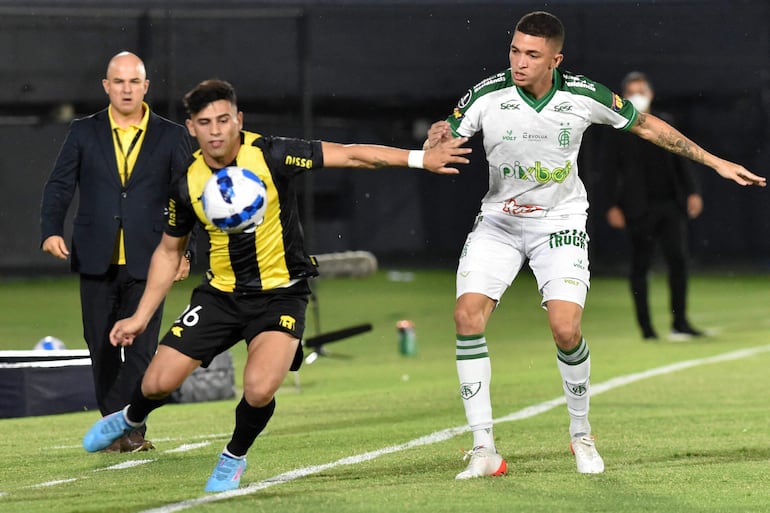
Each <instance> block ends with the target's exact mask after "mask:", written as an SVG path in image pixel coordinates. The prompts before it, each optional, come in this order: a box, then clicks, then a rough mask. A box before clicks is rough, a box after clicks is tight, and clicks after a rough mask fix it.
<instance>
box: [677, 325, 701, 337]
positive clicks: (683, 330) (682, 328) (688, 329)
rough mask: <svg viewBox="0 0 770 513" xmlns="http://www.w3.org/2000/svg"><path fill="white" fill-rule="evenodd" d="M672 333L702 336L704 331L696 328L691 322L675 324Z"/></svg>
mask: <svg viewBox="0 0 770 513" xmlns="http://www.w3.org/2000/svg"><path fill="white" fill-rule="evenodd" d="M671 334H672V335H680V336H681V335H689V336H691V337H702V336H703V335H704V333H703V332H702V331H700V330H696V329H695V328H693V327H692V326H690V324H689V323H685V324H675V325H674V328H673V329H672V330H671Z"/></svg>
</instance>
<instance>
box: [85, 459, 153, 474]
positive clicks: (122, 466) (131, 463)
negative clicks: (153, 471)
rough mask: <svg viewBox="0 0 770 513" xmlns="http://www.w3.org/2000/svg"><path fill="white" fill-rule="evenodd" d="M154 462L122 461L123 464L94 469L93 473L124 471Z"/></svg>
mask: <svg viewBox="0 0 770 513" xmlns="http://www.w3.org/2000/svg"><path fill="white" fill-rule="evenodd" d="M153 461H155V460H129V461H124V462H123V463H118V464H117V465H110V466H109V467H104V468H97V469H94V470H93V471H94V472H103V471H105V470H125V469H127V468H132V467H138V466H139V465H144V464H146V463H152V462H153Z"/></svg>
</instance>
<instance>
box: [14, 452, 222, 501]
mask: <svg viewBox="0 0 770 513" xmlns="http://www.w3.org/2000/svg"><path fill="white" fill-rule="evenodd" d="M209 445H211V442H197V443H193V444H182V445H180V446H179V447H176V448H174V449H167V450H165V451H163V452H164V453H175V452H187V451H192V450H195V449H199V448H201V447H206V446H209ZM153 461H156V460H154V459H151V460H129V461H124V462H122V463H118V464H117V465H111V466H109V467H104V468H96V469H94V470H92V472H103V471H105V470H125V469H127V468H133V467H138V466H140V465H144V464H146V463H152V462H153ZM78 479H81V478H79V477H70V478H66V479H57V480H55V481H46V482H45V483H37V484H33V485H29V486H27V487H25V488H45V487H48V486H56V485H60V484H65V483H71V482H73V481H77V480H78ZM3 495H5V492H0V497H2V496H3Z"/></svg>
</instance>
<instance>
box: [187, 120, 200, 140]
mask: <svg viewBox="0 0 770 513" xmlns="http://www.w3.org/2000/svg"><path fill="white" fill-rule="evenodd" d="M184 124H185V126H186V127H187V131H188V132H189V133H190V135H191V136H192V137H197V136H196V135H195V124H194V123H193V120H192V119H189V118H188V119H186V120H185V121H184Z"/></svg>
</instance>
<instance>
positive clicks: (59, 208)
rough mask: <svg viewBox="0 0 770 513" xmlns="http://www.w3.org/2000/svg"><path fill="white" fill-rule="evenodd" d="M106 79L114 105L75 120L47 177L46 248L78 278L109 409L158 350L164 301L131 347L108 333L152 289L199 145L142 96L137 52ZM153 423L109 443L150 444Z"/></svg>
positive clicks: (103, 407) (120, 446)
mask: <svg viewBox="0 0 770 513" xmlns="http://www.w3.org/2000/svg"><path fill="white" fill-rule="evenodd" d="M102 85H103V87H104V92H105V93H106V94H107V96H108V97H109V106H108V107H107V108H105V109H103V110H101V111H99V112H97V113H96V114H93V115H91V116H88V117H85V118H83V119H78V120H75V121H74V122H73V123H72V125H71V126H70V129H69V131H68V133H67V138H66V140H65V141H64V144H63V145H62V148H61V151H60V152H59V156H58V157H57V159H56V163H55V165H54V168H53V170H52V171H51V175H50V177H49V179H48V181H47V182H46V184H45V189H44V191H43V200H42V204H41V215H40V223H41V248H42V249H43V251H45V252H46V253H49V254H51V255H53V256H55V257H57V258H60V259H62V260H67V259H69V260H70V266H71V268H72V271H74V272H76V273H78V274H79V275H80V301H81V311H82V317H83V336H84V338H85V341H86V344H87V345H88V350H89V354H90V355H91V366H92V371H93V377H94V389H95V395H96V402H97V404H98V405H99V410H100V411H101V413H102V415H106V414H108V413H111V412H112V411H115V410H117V409H120V408H122V407H123V406H125V405H126V403H127V402H128V400H129V398H130V397H131V392H132V391H133V389H134V386H135V385H136V384H137V383H138V382H139V380H140V379H141V377H142V375H143V374H144V371H145V369H146V368H147V365H149V363H150V360H151V359H152V356H153V355H154V354H155V350H156V349H157V347H158V334H159V332H160V325H161V315H162V306H161V307H160V308H158V310H157V311H156V312H155V313H154V315H153V318H152V321H151V322H150V327H149V328H148V329H147V331H146V332H145V333H144V334H143V336H142V337H138V338H137V341H136V342H134V345H133V346H131V347H129V348H117V347H114V346H113V345H111V344H110V337H109V334H110V329H111V328H112V325H113V324H114V323H115V321H116V320H117V319H120V318H121V317H125V316H126V315H128V314H129V313H131V312H133V311H134V309H135V308H136V305H137V304H138V302H139V298H140V297H141V295H142V293H143V292H144V286H145V282H146V280H147V270H148V269H149V267H150V257H151V256H152V252H153V250H154V249H155V246H157V244H158V242H159V241H160V238H161V235H162V231H163V225H164V223H165V221H166V216H165V209H166V205H167V203H166V199H167V196H168V191H169V188H170V187H171V184H172V183H174V182H175V180H176V179H177V178H178V177H179V176H181V175H182V174H184V172H185V171H186V170H187V165H188V164H189V163H190V162H191V161H192V149H191V146H190V140H189V138H188V136H187V132H186V131H185V129H184V128H183V127H182V126H180V125H178V124H176V123H173V122H171V121H169V120H167V119H164V118H162V117H160V116H158V115H157V114H155V113H154V112H152V110H150V107H149V106H148V105H147V104H146V103H145V102H144V96H145V94H146V93H147V89H148V87H149V85H150V81H149V80H147V74H146V71H145V67H144V63H143V62H142V60H141V59H140V58H139V57H137V56H136V55H134V54H133V53H129V52H121V53H119V54H117V55H116V56H114V57H113V58H112V60H110V63H109V65H108V67H107V74H106V76H105V78H104V80H102ZM76 189H77V190H79V195H80V201H79V203H78V209H77V213H76V215H75V219H74V229H73V233H72V244H71V246H70V247H71V250H70V247H68V246H67V243H66V242H65V241H64V237H63V235H64V221H65V216H66V213H67V210H68V209H69V207H70V204H71V203H72V200H73V196H74V194H75V190H76ZM191 247H192V243H191ZM190 258H191V254H190V253H189V252H187V253H185V257H183V258H181V259H180V262H179V266H178V269H177V276H176V279H178V280H182V279H184V278H186V277H187V275H188V274H189V272H190V261H189V260H190ZM137 342H138V343H137ZM146 429H147V428H146V427H145V426H142V427H141V428H140V429H137V430H135V431H133V432H131V433H128V434H126V435H125V436H123V437H121V438H120V439H119V440H116V441H115V443H114V444H113V445H112V446H110V447H108V448H107V450H108V451H110V452H136V451H145V450H148V449H152V447H153V445H152V443H151V442H150V441H149V440H146V439H145V434H146Z"/></svg>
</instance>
